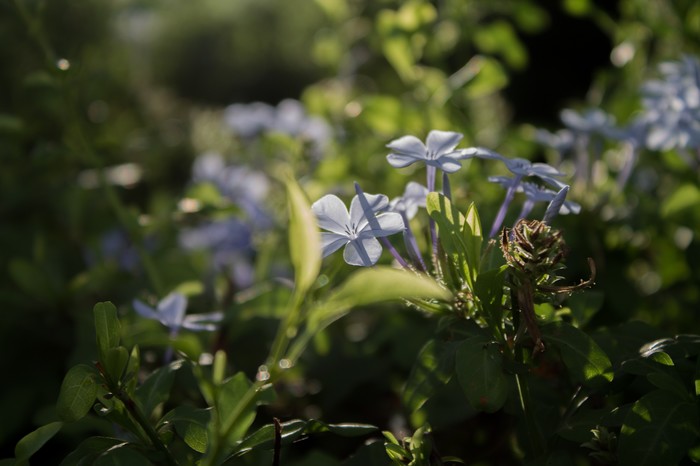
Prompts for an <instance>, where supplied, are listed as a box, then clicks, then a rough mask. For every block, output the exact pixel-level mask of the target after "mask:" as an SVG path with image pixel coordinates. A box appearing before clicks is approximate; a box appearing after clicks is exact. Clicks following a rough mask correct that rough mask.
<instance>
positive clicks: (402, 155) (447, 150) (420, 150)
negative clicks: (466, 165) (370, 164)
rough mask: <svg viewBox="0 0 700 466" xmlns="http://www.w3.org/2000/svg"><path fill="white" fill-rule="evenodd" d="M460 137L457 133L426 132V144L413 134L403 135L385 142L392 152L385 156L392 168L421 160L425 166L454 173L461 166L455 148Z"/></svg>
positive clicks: (459, 155)
mask: <svg viewBox="0 0 700 466" xmlns="http://www.w3.org/2000/svg"><path fill="white" fill-rule="evenodd" d="M461 139H462V135H461V134H459V133H455V132H452V131H438V130H433V131H431V132H430V133H428V138H427V140H426V144H423V142H422V141H421V140H420V139H418V138H417V137H415V136H403V137H401V138H399V139H395V140H393V141H391V142H390V143H389V144H387V147H388V148H389V149H391V151H392V152H391V153H390V154H389V155H387V156H386V158H387V160H388V161H389V164H391V166H392V167H394V168H403V167H407V166H409V165H411V164H413V163H416V162H423V163H425V164H426V165H427V166H432V167H435V168H439V169H440V170H442V171H444V172H447V173H454V172H456V171H457V170H459V169H460V168H461V166H462V164H461V163H460V162H459V159H460V158H462V157H461V151H458V150H455V148H456V147H457V144H459V141H460V140H461Z"/></svg>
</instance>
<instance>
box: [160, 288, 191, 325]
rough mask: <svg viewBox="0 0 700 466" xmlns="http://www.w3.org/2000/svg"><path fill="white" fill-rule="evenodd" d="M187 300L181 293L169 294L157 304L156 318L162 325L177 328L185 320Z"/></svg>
mask: <svg viewBox="0 0 700 466" xmlns="http://www.w3.org/2000/svg"><path fill="white" fill-rule="evenodd" d="M186 309H187V298H186V297H185V295H183V294H181V293H170V294H169V295H168V296H166V297H165V298H163V299H161V300H160V302H159V303H158V316H159V319H160V321H161V323H162V324H163V325H165V326H166V327H169V328H171V329H174V328H178V327H180V326H181V325H182V321H183V320H184V319H185V311H186Z"/></svg>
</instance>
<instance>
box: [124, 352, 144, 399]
mask: <svg viewBox="0 0 700 466" xmlns="http://www.w3.org/2000/svg"><path fill="white" fill-rule="evenodd" d="M140 368H141V351H140V350H139V347H138V345H134V347H133V348H131V354H130V355H129V362H128V363H127V365H126V374H124V383H125V389H126V392H127V393H128V394H129V396H133V395H134V390H136V384H137V383H138V374H139V369H140Z"/></svg>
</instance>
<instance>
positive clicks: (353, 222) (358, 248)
mask: <svg viewBox="0 0 700 466" xmlns="http://www.w3.org/2000/svg"><path fill="white" fill-rule="evenodd" d="M364 197H365V199H366V201H367V205H368V208H369V209H370V210H371V212H372V213H373V214H374V213H376V214H378V215H376V216H375V218H374V220H373V222H372V223H375V221H376V225H375V227H374V228H373V227H372V226H371V225H370V221H369V220H368V218H367V216H366V215H365V210H364V209H363V206H362V203H361V202H360V200H359V196H357V195H356V196H355V197H353V199H352V201H351V202H350V211H348V209H347V207H345V204H344V203H343V201H341V200H340V199H339V198H338V197H337V196H335V195H332V194H328V195H325V196H323V197H322V198H321V199H319V200H318V201H316V202H314V203H313V205H312V206H311V210H312V211H313V213H314V214H315V215H316V218H317V220H318V224H319V226H320V227H321V228H322V229H324V230H327V231H324V232H322V233H321V246H322V248H323V257H326V256H328V255H330V254H332V253H334V252H335V251H337V250H338V249H340V248H342V247H343V246H345V250H344V251H343V259H345V262H347V263H348V264H350V265H356V266H364V267H368V266H371V265H374V264H375V263H376V262H377V260H379V256H380V255H381V253H382V246H381V244H380V243H379V241H378V240H377V238H378V237H384V236H389V235H393V234H395V233H399V232H401V231H403V230H404V228H405V226H404V222H403V219H402V218H401V215H399V214H397V213H395V212H383V211H384V210H386V209H387V207H388V206H389V200H388V198H387V197H386V196H384V195H383V194H364Z"/></svg>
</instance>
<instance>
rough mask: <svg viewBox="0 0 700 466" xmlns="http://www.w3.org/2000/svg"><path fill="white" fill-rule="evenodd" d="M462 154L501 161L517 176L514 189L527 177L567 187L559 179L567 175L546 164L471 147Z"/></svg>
mask: <svg viewBox="0 0 700 466" xmlns="http://www.w3.org/2000/svg"><path fill="white" fill-rule="evenodd" d="M461 152H462V155H463V157H464V158H471V157H478V158H481V159H491V160H500V161H501V162H503V163H504V164H505V166H506V168H508V170H509V171H510V172H511V173H513V174H514V175H515V178H514V180H515V181H514V183H513V185H514V187H517V186H518V185H519V183H520V180H521V179H522V178H524V177H527V176H534V177H536V178H539V179H541V180H542V181H544V182H545V183H547V184H549V185H551V186H553V187H555V188H557V189H561V188H563V187H564V186H566V184H565V183H562V182H561V181H559V180H558V179H557V178H560V177H562V176H565V174H564V173H562V172H560V171H559V170H557V169H556V168H554V167H553V166H551V165H549V164H546V163H532V162H530V161H529V160H526V159H519V158H515V159H510V158H508V157H504V156H502V155H501V154H499V153H497V152H494V151H491V150H488V149H484V148H483V147H470V148H469V149H463V150H462V151H461Z"/></svg>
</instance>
